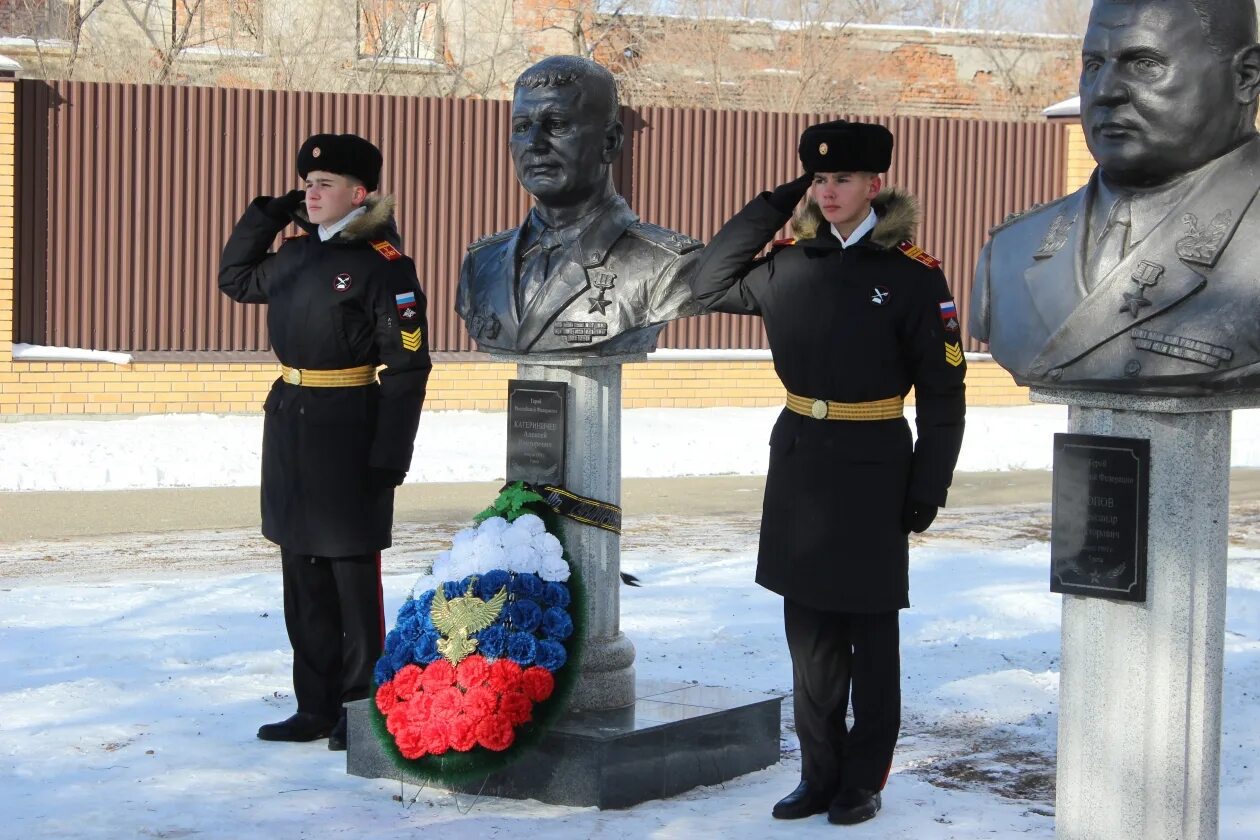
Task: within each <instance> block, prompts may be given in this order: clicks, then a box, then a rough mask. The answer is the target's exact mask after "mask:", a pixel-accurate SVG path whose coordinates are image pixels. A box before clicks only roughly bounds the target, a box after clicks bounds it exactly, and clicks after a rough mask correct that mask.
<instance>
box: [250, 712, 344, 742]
mask: <svg viewBox="0 0 1260 840" xmlns="http://www.w3.org/2000/svg"><path fill="white" fill-rule="evenodd" d="M332 728H333V724H332V721H330V720H327V719H325V718H322V717H319V716H317V715H312V714H309V713H308V712H298V713H297V714H295V715H293V717H291V718H289V719H288V720H282V721H280V722H279V723H268V724H264V725H263V726H260V727H258V737H259V738H261V739H263V740H264V741H315V740H318V739H320V738H327V737H328V733H329V732H331V731H332Z"/></svg>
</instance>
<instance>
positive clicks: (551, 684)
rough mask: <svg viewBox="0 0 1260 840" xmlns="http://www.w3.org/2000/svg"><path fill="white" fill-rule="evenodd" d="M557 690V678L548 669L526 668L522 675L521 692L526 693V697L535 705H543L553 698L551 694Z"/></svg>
mask: <svg viewBox="0 0 1260 840" xmlns="http://www.w3.org/2000/svg"><path fill="white" fill-rule="evenodd" d="M555 688H556V678H555V677H553V676H552V675H551V672H550V671H548V670H547V669H546V668H539V667H538V666H537V665H535V666H534V667H532V668H526V669H525V671H524V673H522V674H521V690H522V691H524V692H525V696H526V697H528V698H529V699H530V700H533V701H534V702H535V703H541V702H542V701H544V700H546V699H547V698H548V697H550V696H551V692H552V691H554V690H555Z"/></svg>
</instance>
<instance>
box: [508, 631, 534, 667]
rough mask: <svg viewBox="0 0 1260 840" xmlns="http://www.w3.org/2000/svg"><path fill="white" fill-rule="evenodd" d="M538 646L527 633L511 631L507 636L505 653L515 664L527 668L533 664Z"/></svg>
mask: <svg viewBox="0 0 1260 840" xmlns="http://www.w3.org/2000/svg"><path fill="white" fill-rule="evenodd" d="M537 649H538V646H537V644H535V642H534V637H533V636H531V635H530V634H529V633H513V634H511V635H510V636H508V644H507V655H508V659H511V660H512V661H513V662H515V663H516V664H517V665H520V666H521V667H522V668H527V667H529V666H530V665H533V664H534V656H535V655H536V653H537Z"/></svg>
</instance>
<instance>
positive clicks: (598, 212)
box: [455, 56, 700, 355]
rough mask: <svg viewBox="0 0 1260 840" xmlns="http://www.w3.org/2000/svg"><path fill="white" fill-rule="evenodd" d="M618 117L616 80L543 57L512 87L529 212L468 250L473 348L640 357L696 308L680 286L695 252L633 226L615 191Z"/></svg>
mask: <svg viewBox="0 0 1260 840" xmlns="http://www.w3.org/2000/svg"><path fill="white" fill-rule="evenodd" d="M617 117H618V101H617V86H616V82H615V80H614V79H613V76H612V74H611V73H609V72H608V70H606V69H605V68H603V67H601V66H600V65H598V64H596V63H595V62H593V61H589V60H587V59H584V58H578V57H575V56H557V57H553V58H548V59H545V60H543V61H541V62H539V63H538V64H535V65H534V66H533V67H530V68H529V69H527V70H526V71H525V72H524V73H522V74H521V76H520V77H519V78H518V79H517V80H516V90H515V95H514V97H513V100H512V136H511V139H510V141H509V145H510V148H511V153H512V163H513V164H514V166H515V168H516V177H517V180H519V181H520V183H521V186H523V187H524V188H525V190H526V191H527V192H529V194H530V195H532V196H533V197H534V208H533V209H532V210H531V211H530V213H529V216H528V217H527V218H526V219H525V222H524V223H523V224H522V225H521V226H520V227H518V228H513V229H511V230H505V231H502V232H500V233H496V234H493V235H491V236H487V237H485V238H483V239H480V240H478V241H476V242H474V243H472V244H471V245H469V246H468V253H467V255H466V256H465V258H464V265H463V268H462V269H461V271H460V276H459V292H458V295H457V297H456V302H455V310H456V312H458V313H459V315H460V317H461V318H463V319H464V324H465V326H466V327H467V328H468V334H469V335H470V336H472V338H473V340H474V341H475V342H476V343H477V347H478V349H480V350H484V351H488V352H491V353H511V354H521V353H529V354H534V353H555V354H571V353H581V354H583V355H617V354H622V353H641V352H646V351H649V350H652V349H653V348H655V346H656V338H657V336H658V335H659V334H660V331H661V330H662V329H663V328H664V325H665V323H666V322H668V321H670V320H673V319H674V318H678V317H682V316H684V315H691V314H694V313H695V312H696V311H697V307H696V306H695V304H694V303H693V302H692V298H691V292H690V289H689V288H688V286H687V283H686V279H685V277H686V274H687V273H688V272H689V271H690V270H691V267H692V265H693V263H694V255H695V252H697V251H698V250H699V248H700V243H699V242H697V241H696V240H694V239H691V238H689V237H687V236H683V235H681V234H678V233H675V232H673V231H670V230H666V229H664V228H661V227H657V226H656V225H652V224H647V223H644V222H641V221H639V218H638V216H636V215H635V214H634V211H632V210H631V209H630V207H629V205H627V204H626V201H625V199H623V198H622V197H621V196H620V195H618V194H617V190H616V189H615V188H614V186H613V182H612V174H611V167H612V164H613V162H614V161H616V159H617V157H618V155H619V154H620V153H621V146H622V141H623V129H622V126H621V123H620V122H619V120H618V118H617Z"/></svg>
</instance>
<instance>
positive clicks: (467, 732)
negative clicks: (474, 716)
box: [448, 715, 477, 752]
mask: <svg viewBox="0 0 1260 840" xmlns="http://www.w3.org/2000/svg"><path fill="white" fill-rule="evenodd" d="M448 731H449V732H450V737H451V748H452V749H455V750H458V751H459V752H468V751H469V750H471V749H472V748H473V747H475V746H477V727H476V726H475V725H474V724H473V721H472V720H470V719H469V718H468V717H467V716H466V715H460V716H459V717H457V718H455V719H454V720H452V721H451V725H450V727H449V728H448Z"/></svg>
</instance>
